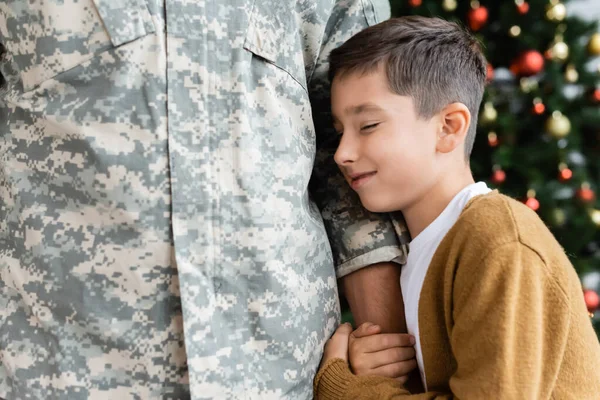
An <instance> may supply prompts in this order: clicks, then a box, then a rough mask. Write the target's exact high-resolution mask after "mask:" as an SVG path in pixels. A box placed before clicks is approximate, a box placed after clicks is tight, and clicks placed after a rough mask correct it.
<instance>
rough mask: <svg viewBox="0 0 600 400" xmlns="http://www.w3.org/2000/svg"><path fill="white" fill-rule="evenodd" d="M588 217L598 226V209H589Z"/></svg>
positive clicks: (599, 221)
mask: <svg viewBox="0 0 600 400" xmlns="http://www.w3.org/2000/svg"><path fill="white" fill-rule="evenodd" d="M590 218H591V219H592V222H593V223H594V225H596V226H598V227H600V210H594V209H592V210H590Z"/></svg>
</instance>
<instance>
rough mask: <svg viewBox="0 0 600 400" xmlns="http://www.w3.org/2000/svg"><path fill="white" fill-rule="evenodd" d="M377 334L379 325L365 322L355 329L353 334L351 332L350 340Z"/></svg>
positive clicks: (379, 329) (379, 328) (379, 330)
mask: <svg viewBox="0 0 600 400" xmlns="http://www.w3.org/2000/svg"><path fill="white" fill-rule="evenodd" d="M379 332H381V327H380V326H379V325H375V324H372V323H370V322H365V323H363V324H361V326H359V327H358V328H356V330H355V331H354V332H352V335H351V338H353V339H359V338H362V337H365V336H370V335H375V334H377V333H379Z"/></svg>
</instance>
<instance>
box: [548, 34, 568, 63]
mask: <svg viewBox="0 0 600 400" xmlns="http://www.w3.org/2000/svg"><path fill="white" fill-rule="evenodd" d="M548 54H549V55H550V58H552V59H553V60H554V61H565V60H566V59H567V58H569V46H568V45H567V44H566V43H565V42H563V41H562V38H560V39H558V40H557V41H556V42H554V44H553V45H552V47H550V49H548Z"/></svg>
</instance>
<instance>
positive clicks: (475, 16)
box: [467, 6, 488, 31]
mask: <svg viewBox="0 0 600 400" xmlns="http://www.w3.org/2000/svg"><path fill="white" fill-rule="evenodd" d="M467 19H468V20H469V26H470V27H471V29H472V30H473V31H478V30H480V29H481V28H483V26H484V25H485V23H486V22H487V19H488V10H487V8H485V7H483V6H479V7H477V8H472V9H471V10H469V15H468V16H467Z"/></svg>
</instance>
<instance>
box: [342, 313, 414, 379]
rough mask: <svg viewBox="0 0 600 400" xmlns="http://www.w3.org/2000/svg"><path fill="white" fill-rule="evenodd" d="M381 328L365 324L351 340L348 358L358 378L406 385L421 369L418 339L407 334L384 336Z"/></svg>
mask: <svg viewBox="0 0 600 400" xmlns="http://www.w3.org/2000/svg"><path fill="white" fill-rule="evenodd" d="M380 332H381V328H380V327H379V326H377V325H373V324H371V323H369V322H365V323H364V324H362V325H361V326H359V327H358V329H356V330H355V331H354V332H352V333H350V335H349V338H348V346H349V350H348V354H349V359H350V365H351V367H352V371H353V372H354V373H355V374H356V375H378V376H386V377H389V378H397V379H398V380H399V381H401V382H402V383H405V382H406V380H407V379H408V377H407V375H408V373H409V372H410V371H412V370H413V369H415V368H416V367H417V361H416V359H415V349H414V347H413V346H414V344H415V339H414V337H413V336H411V335H409V334H405V333H380Z"/></svg>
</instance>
